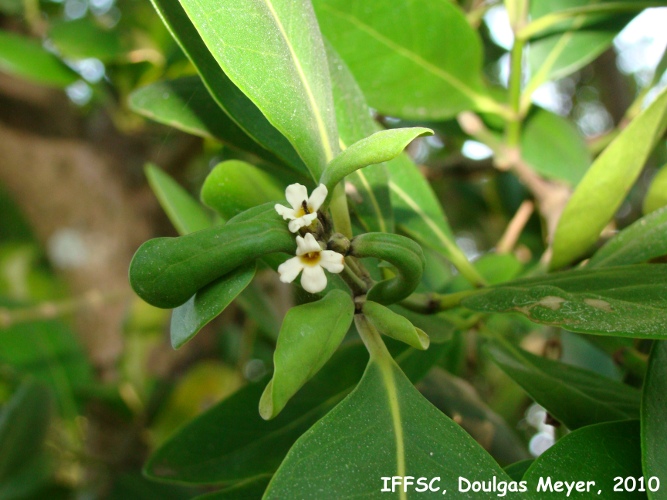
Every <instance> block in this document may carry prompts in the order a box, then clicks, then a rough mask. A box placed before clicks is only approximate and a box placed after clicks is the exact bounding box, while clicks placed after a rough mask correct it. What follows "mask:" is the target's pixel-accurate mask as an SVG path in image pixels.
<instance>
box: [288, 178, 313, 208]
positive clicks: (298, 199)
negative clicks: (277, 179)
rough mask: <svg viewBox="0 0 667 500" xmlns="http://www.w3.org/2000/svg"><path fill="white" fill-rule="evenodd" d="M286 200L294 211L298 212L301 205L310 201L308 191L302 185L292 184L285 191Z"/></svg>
mask: <svg viewBox="0 0 667 500" xmlns="http://www.w3.org/2000/svg"><path fill="white" fill-rule="evenodd" d="M285 198H286V199H287V201H288V202H289V204H290V205H292V208H293V209H294V210H298V209H299V207H300V206H301V204H302V203H303V202H304V201H306V200H307V199H308V190H307V189H306V186H304V185H302V184H290V185H289V186H287V189H285Z"/></svg>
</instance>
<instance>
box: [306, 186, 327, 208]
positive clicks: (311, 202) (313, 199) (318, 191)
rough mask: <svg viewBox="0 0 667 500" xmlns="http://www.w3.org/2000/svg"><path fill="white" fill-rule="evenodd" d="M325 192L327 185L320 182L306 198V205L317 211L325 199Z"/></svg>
mask: <svg viewBox="0 0 667 500" xmlns="http://www.w3.org/2000/svg"><path fill="white" fill-rule="evenodd" d="M327 194H328V191H327V187H326V186H325V185H324V184H320V185H319V186H317V187H316V188H315V190H314V191H313V194H311V195H310V198H308V206H309V207H310V208H311V210H312V211H313V212H317V211H318V210H319V209H320V207H321V206H322V203H324V200H326V199H327Z"/></svg>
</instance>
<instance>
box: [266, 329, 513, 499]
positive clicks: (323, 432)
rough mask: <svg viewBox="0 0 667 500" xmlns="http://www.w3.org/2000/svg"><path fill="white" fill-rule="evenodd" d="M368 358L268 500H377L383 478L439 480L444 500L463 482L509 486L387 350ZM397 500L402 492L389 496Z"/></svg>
mask: <svg viewBox="0 0 667 500" xmlns="http://www.w3.org/2000/svg"><path fill="white" fill-rule="evenodd" d="M358 326H359V324H358ZM374 335H375V336H377V335H378V334H377V332H375V333H374ZM376 342H380V343H381V340H380V339H379V336H378V337H376ZM378 345H380V344H378ZM372 349H373V350H374V349H375V348H372ZM371 356H372V358H371V361H370V362H369V364H368V367H367V368H366V371H365V373H364V376H363V378H362V379H361V382H360V383H359V385H358V386H357V388H356V389H355V390H354V391H353V392H352V393H351V394H350V395H349V396H348V397H347V398H346V399H345V400H344V401H343V402H342V403H340V404H339V405H338V406H336V408H334V409H333V410H332V411H331V412H330V413H329V414H327V416H325V417H324V418H323V419H322V420H320V421H319V422H318V423H317V424H315V425H314V426H313V427H312V428H310V430H308V432H306V433H305V434H304V435H303V436H301V438H299V440H298V441H297V442H296V443H295V445H294V446H293V447H292V448H291V449H290V451H289V453H288V454H287V457H286V458H285V460H284V461H283V463H282V464H281V466H280V468H279V469H278V471H277V472H276V473H275V475H274V476H273V479H272V480H271V483H270V484H269V487H268V489H267V490H266V493H265V495H264V498H267V499H273V498H302V497H303V498H308V497H310V496H312V493H313V492H317V491H322V492H326V496H327V497H330V498H349V497H357V498H376V497H377V496H378V495H379V494H380V490H381V489H382V487H383V480H382V477H391V476H408V475H412V476H425V477H429V478H434V477H440V482H439V483H438V484H435V486H438V487H439V494H440V495H442V490H448V491H450V492H453V491H456V486H457V481H458V478H459V476H463V477H466V478H468V479H469V480H471V481H473V480H480V479H488V478H489V477H491V476H496V477H497V478H498V480H507V479H509V478H508V477H507V476H506V475H505V473H504V472H503V470H502V469H500V467H499V466H498V464H497V463H496V461H495V460H493V458H491V456H490V455H488V453H486V452H485V451H484V450H483V449H482V448H481V447H480V446H479V445H478V444H477V443H476V442H475V441H474V440H473V439H472V438H471V437H470V435H468V434H467V433H466V432H465V431H464V430H463V429H461V427H460V426H459V425H457V424H455V423H454V422H453V421H452V420H450V419H449V418H448V417H446V416H445V415H443V414H442V413H441V412H440V411H439V410H437V409H436V408H435V407H434V406H432V405H431V404H430V403H429V402H428V401H426V400H425V399H424V397H423V396H422V395H421V394H419V392H418V391H417V390H416V389H415V388H414V386H413V385H412V383H411V382H410V381H409V380H408V379H407V377H406V376H405V375H404V374H403V372H402V371H401V370H400V368H398V366H396V364H395V363H394V362H393V360H391V357H390V356H389V353H387V352H386V350H385V351H384V354H382V355H379V354H375V355H374V354H372V355H371ZM351 428H352V429H353V432H350V429H351ZM400 497H401V494H400V493H399V492H398V491H397V492H395V493H394V494H393V495H392V494H389V496H388V498H400ZM403 498H405V497H403Z"/></svg>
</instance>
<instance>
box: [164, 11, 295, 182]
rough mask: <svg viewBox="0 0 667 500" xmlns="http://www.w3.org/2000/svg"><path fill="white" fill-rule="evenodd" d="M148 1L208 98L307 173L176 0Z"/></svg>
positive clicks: (261, 140)
mask: <svg viewBox="0 0 667 500" xmlns="http://www.w3.org/2000/svg"><path fill="white" fill-rule="evenodd" d="M151 1H152V3H153V6H154V7H155V10H157V11H158V14H159V15H160V17H161V18H162V21H163V22H164V24H165V25H166V26H167V29H169V31H170V33H171V34H172V36H173V37H174V39H175V40H176V41H177V42H178V44H179V45H180V47H181V49H183V52H185V54H186V55H187V56H188V58H190V60H191V61H192V63H193V64H194V66H195V67H196V68H197V71H198V72H199V74H200V76H201V78H202V80H203V82H204V84H205V85H206V88H207V89H208V91H209V93H210V95H211V96H212V97H213V99H214V100H215V102H216V103H218V105H219V106H220V108H222V110H223V111H224V112H225V113H227V115H229V117H230V118H231V119H232V120H234V121H235V122H236V123H237V124H238V126H239V127H241V129H243V130H245V131H246V133H247V134H248V136H250V137H252V138H253V139H254V140H256V141H257V143H258V144H259V145H260V146H262V147H264V148H266V149H267V150H268V151H271V152H273V153H275V154H276V156H278V157H279V158H281V159H282V160H283V161H285V163H286V164H288V165H290V166H291V167H292V168H294V169H295V170H296V171H298V172H300V173H303V174H307V173H308V170H307V169H306V166H305V165H304V164H303V160H301V158H300V157H299V155H298V154H297V152H296V151H295V150H294V148H293V147H292V145H291V144H290V143H289V141H288V140H287V139H286V138H285V136H283V135H282V134H281V133H280V132H278V130H276V128H275V127H274V126H273V125H271V124H270V123H269V121H268V120H267V119H266V118H265V117H264V115H263V114H262V112H261V111H260V110H259V109H257V106H255V104H253V102H252V101H251V100H250V99H248V97H246V95H245V94H244V93H243V92H241V90H239V88H238V87H237V86H236V85H235V84H234V83H232V81H231V80H230V79H229V77H228V76H227V75H226V74H225V73H224V71H223V70H222V69H221V68H220V66H219V65H218V63H217V62H216V60H215V59H214V57H213V56H212V55H211V53H210V52H209V50H208V48H207V47H206V45H205V44H204V42H203V41H202V39H201V37H200V36H199V34H198V33H197V30H196V29H195V27H194V26H193V24H192V22H191V21H190V20H189V19H188V16H187V14H186V13H185V11H184V10H183V7H182V6H181V4H180V2H179V1H178V0H151Z"/></svg>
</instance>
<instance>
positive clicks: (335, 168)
mask: <svg viewBox="0 0 667 500" xmlns="http://www.w3.org/2000/svg"><path fill="white" fill-rule="evenodd" d="M423 135H433V131H432V130H431V129H428V128H423V127H410V128H397V129H391V130H380V131H379V132H375V133H374V134H372V135H370V136H368V137H366V138H365V139H361V140H359V141H357V142H355V143H354V144H352V145H351V146H349V147H348V148H347V149H345V150H344V151H343V152H342V153H340V154H339V155H338V156H336V157H335V158H334V159H333V160H331V162H330V163H329V164H328V165H327V166H326V168H325V169H324V172H322V177H320V184H324V185H325V186H326V187H327V189H328V190H329V191H330V192H331V191H333V188H334V187H336V184H338V183H339V182H340V181H342V180H343V179H344V178H345V177H346V176H348V175H350V174H351V173H352V172H355V171H357V170H359V169H360V168H364V167H367V166H368V165H376V164H378V163H382V162H385V161H389V160H392V159H394V158H396V157H397V156H398V155H399V154H401V153H402V152H403V150H404V149H405V148H406V147H407V145H408V144H410V143H411V142H412V141H413V140H414V139H416V138H417V137H420V136H423Z"/></svg>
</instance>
